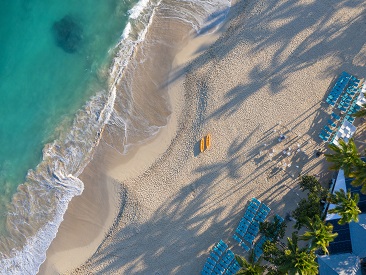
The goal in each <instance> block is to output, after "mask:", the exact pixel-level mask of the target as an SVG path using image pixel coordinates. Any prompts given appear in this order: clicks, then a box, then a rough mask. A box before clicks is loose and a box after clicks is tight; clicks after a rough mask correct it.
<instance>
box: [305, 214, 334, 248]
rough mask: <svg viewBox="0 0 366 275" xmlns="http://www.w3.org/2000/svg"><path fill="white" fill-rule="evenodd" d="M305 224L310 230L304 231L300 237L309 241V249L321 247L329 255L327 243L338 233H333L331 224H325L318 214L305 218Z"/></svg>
mask: <svg viewBox="0 0 366 275" xmlns="http://www.w3.org/2000/svg"><path fill="white" fill-rule="evenodd" d="M305 226H306V227H307V228H308V229H309V230H310V231H306V232H305V233H304V235H302V236H301V237H300V239H301V240H304V241H310V250H316V249H318V248H321V249H322V250H323V251H324V252H325V254H328V255H329V251H328V249H327V247H328V246H329V243H330V242H332V241H333V240H334V238H335V237H337V236H338V233H333V225H331V224H325V223H324V221H322V220H321V219H320V217H319V216H318V215H316V216H315V217H314V219H313V220H312V219H310V218H308V219H307V223H306V224H305Z"/></svg>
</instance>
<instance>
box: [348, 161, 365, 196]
mask: <svg viewBox="0 0 366 275" xmlns="http://www.w3.org/2000/svg"><path fill="white" fill-rule="evenodd" d="M350 177H352V178H354V180H353V181H352V182H351V184H352V185H353V186H362V188H361V192H362V193H363V194H366V163H364V162H362V163H360V164H357V165H356V166H355V168H354V170H353V171H352V172H351V173H350Z"/></svg>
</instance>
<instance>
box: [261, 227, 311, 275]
mask: <svg viewBox="0 0 366 275" xmlns="http://www.w3.org/2000/svg"><path fill="white" fill-rule="evenodd" d="M297 243H298V236H297V234H296V233H293V234H292V238H287V246H286V247H282V246H280V247H278V246H277V245H275V244H274V243H271V242H266V243H265V244H264V245H263V252H264V259H265V260H267V261H268V262H270V263H271V264H273V265H274V266H273V267H271V268H269V269H268V270H269V274H309V275H313V274H314V275H315V274H317V273H318V264H317V263H316V262H315V258H316V255H315V253H314V251H313V250H309V249H308V248H306V247H305V248H301V249H300V248H299V247H298V244H297Z"/></svg>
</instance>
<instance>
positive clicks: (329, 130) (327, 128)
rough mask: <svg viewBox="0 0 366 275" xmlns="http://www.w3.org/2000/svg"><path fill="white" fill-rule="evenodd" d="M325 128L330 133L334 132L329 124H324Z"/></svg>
mask: <svg viewBox="0 0 366 275" xmlns="http://www.w3.org/2000/svg"><path fill="white" fill-rule="evenodd" d="M324 130H325V131H327V132H328V133H332V132H333V131H332V129H330V128H329V127H328V126H327V125H325V126H324Z"/></svg>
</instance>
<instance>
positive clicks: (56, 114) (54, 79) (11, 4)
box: [0, 0, 136, 229]
mask: <svg viewBox="0 0 366 275" xmlns="http://www.w3.org/2000/svg"><path fill="white" fill-rule="evenodd" d="M135 2H136V1H135ZM132 5H133V1H119V0H103V1H98V0H87V1H72V0H62V1H61V0H58V1H55V0H50V1H41V0H31V1H30V0H13V1H1V2H0V37H1V41H2V43H0V98H1V100H0V102H1V106H0V118H1V119H0V215H1V217H4V215H5V213H6V204H7V203H9V201H10V199H11V197H12V195H13V194H14V192H15V191H16V188H17V186H18V185H19V184H21V183H23V182H24V180H25V176H26V173H27V171H28V169H30V168H32V169H34V168H35V167H36V165H37V164H38V163H39V162H40V160H41V158H42V148H43V147H44V145H45V143H48V142H51V141H52V140H54V139H55V138H57V137H58V135H59V134H60V131H65V130H67V127H69V126H70V124H71V122H72V118H73V117H74V115H75V113H76V111H77V110H78V109H80V108H81V107H82V105H83V104H85V102H86V101H87V100H88V99H89V98H90V97H91V96H92V95H93V94H95V93H97V92H98V91H100V90H102V89H106V87H105V86H106V79H105V78H106V74H105V73H104V72H105V70H106V67H107V66H108V65H109V63H110V61H111V60H110V59H111V56H109V55H108V51H109V50H110V49H111V48H113V46H114V45H115V44H116V43H117V42H118V40H119V39H120V36H121V34H122V31H123V29H124V27H125V25H126V22H127V19H128V13H127V11H128V10H129V9H130V8H131V6H132ZM63 18H70V20H72V22H73V23H74V24H71V23H69V25H71V26H68V25H67V22H66V23H65V26H64V28H65V30H64V32H66V33H67V32H68V31H69V33H72V28H76V29H77V30H78V32H77V34H78V35H79V36H80V39H75V40H77V41H75V48H76V50H75V52H73V53H69V52H67V51H65V50H64V49H63V48H62V47H60V46H59V45H58V43H57V41H58V40H57V33H56V31H55V29H54V27H53V26H54V24H55V22H60V20H62V19H63ZM68 27H69V28H70V29H71V30H68ZM69 35H70V34H69ZM65 36H67V34H66V35H65ZM65 40H66V41H67V38H65ZM70 47H71V46H70ZM0 223H1V219H0ZM2 224H3V222H2ZM0 228H2V229H3V226H1V225H0Z"/></svg>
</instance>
